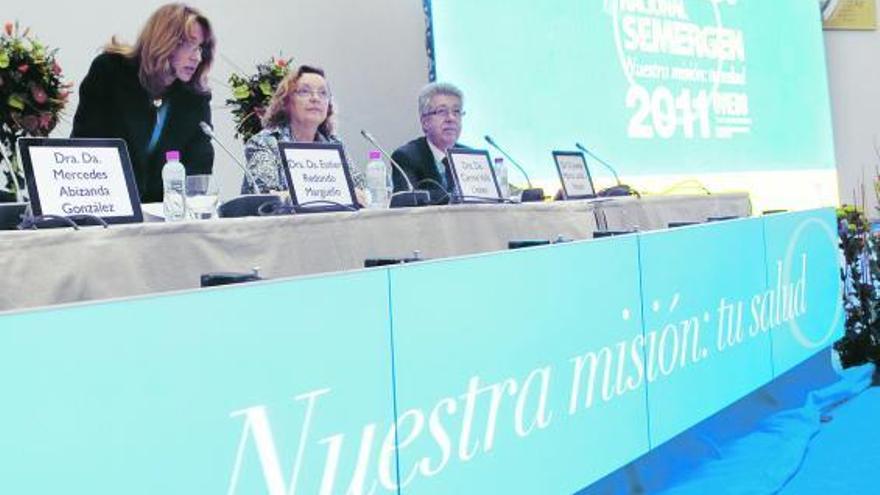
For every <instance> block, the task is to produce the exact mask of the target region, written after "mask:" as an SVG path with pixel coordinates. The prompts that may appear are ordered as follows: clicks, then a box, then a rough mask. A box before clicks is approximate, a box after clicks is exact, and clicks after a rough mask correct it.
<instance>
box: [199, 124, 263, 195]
mask: <svg viewBox="0 0 880 495" xmlns="http://www.w3.org/2000/svg"><path fill="white" fill-rule="evenodd" d="M199 128H200V129H201V130H202V132H203V133H205V135H206V136H208V137H209V138H211V140H212V141H214V142H215V143H217V145H218V146H220V149H222V150H223V151H225V152H226V154H227V155H229V158H232V161H233V162H235V164H236V165H238V168H240V169H241V171H242V172H244V175H245V177H247V180H248V182H250V184H251V187H252V188H253V189H254V194H260V188H259V187H257V180H256V179H255V178H254V176H253V174H251V172H250V170H248V169H247V167H246V166H245V165H244V163H242V162H241V160H239V159H238V157H236V156H235V154H234V153H232V152H231V151H229V148H227V147H226V146H225V145H224V144H223V143H222V142H221V141H220V139H219V138H217V135H216V134H214V128H213V127H211V124H209V123H207V122H204V121H202V122H199Z"/></svg>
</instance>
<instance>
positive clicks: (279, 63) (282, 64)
mask: <svg viewBox="0 0 880 495" xmlns="http://www.w3.org/2000/svg"><path fill="white" fill-rule="evenodd" d="M275 65H277V66H278V67H287V60H282V59H280V58H279V59H278V60H276V61H275Z"/></svg>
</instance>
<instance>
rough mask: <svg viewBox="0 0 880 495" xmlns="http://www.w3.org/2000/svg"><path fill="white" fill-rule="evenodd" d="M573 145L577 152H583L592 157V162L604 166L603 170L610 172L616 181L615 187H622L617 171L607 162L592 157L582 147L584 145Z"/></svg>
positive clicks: (590, 152)
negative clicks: (594, 161)
mask: <svg viewBox="0 0 880 495" xmlns="http://www.w3.org/2000/svg"><path fill="white" fill-rule="evenodd" d="M574 145H575V146H576V147H577V149H579V150H581V151H583V152H584V153H586V154H587V155H589V156H591V157H593V159H594V160H596V161H597V162H599V163H601V164H602V165H604V166H605V168H607V169H608V170H610V171H611V175H613V176H614V180H615V181H617V185H618V186H622V185H623V184H621V182H620V177H618V176H617V171H616V170H614V167H612V166H611V165H610V164H609V163H608V162H606V161H605V160H603V159H601V158H599V157H598V156H596V155H594V154H593V152H592V151H590V150H588V149H587V147H586V146H584V145H582V144H581V143H574Z"/></svg>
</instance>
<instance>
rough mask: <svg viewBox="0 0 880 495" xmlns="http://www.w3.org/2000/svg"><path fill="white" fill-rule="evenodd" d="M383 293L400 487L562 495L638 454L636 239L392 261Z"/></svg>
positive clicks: (641, 412)
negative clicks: (388, 306)
mask: <svg viewBox="0 0 880 495" xmlns="http://www.w3.org/2000/svg"><path fill="white" fill-rule="evenodd" d="M391 289H392V295H393V311H392V318H393V321H394V343H395V369H396V370H397V372H396V377H397V383H396V389H397V407H398V412H399V415H400V416H399V420H400V424H401V429H400V430H399V431H398V441H399V442H400V443H399V448H400V476H401V488H402V490H401V492H402V493H404V494H406V493H412V494H433V493H436V494H449V493H573V492H575V491H577V490H578V489H580V488H582V487H584V486H586V485H587V484H589V483H590V482H591V481H593V480H596V479H598V478H601V477H602V476H604V475H606V474H608V473H610V472H612V471H613V470H614V469H616V468H618V467H619V466H621V465H623V464H626V463H627V462H629V461H630V460H632V459H634V458H637V457H639V456H641V455H642V454H644V453H646V452H647V451H648V430H647V424H648V423H647V410H646V403H645V374H644V363H643V361H642V349H643V345H644V342H643V339H642V324H641V307H640V300H639V270H638V246H637V238H636V237H635V236H630V237H627V238H620V239H608V240H604V241H597V242H580V243H573V244H568V245H560V246H555V247H550V248H543V249H534V250H524V251H513V252H507V253H498V254H493V255H487V256H479V257H473V258H469V259H462V260H449V261H439V262H436V263H425V264H421V265H418V266H411V267H405V268H401V269H394V270H392V271H391ZM600 453H601V454H600ZM549 487H552V490H550V491H548V488H549Z"/></svg>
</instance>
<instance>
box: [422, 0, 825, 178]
mask: <svg viewBox="0 0 880 495" xmlns="http://www.w3.org/2000/svg"><path fill="white" fill-rule="evenodd" d="M432 18H433V35H434V47H435V60H436V70H437V79H438V80H441V81H450V82H454V83H456V84H458V85H459V86H460V87H461V88H462V89H463V91H464V92H465V99H466V101H465V107H466V109H467V112H468V113H467V117H466V121H465V122H464V132H463V135H462V142H464V143H465V144H468V145H471V146H478V147H485V146H486V144H485V142H484V141H483V139H482V136H483V135H484V134H491V135H492V136H493V137H494V138H495V139H496V141H498V142H499V143H500V144H502V146H505V147H508V148H510V150H509V151H510V153H511V155H513V156H514V157H515V158H517V159H518V160H520V161H522V162H524V164H525V165H526V168H527V169H528V170H529V172H530V173H532V174H533V175H534V176H536V177H538V178H539V179H543V180H553V179H554V178H555V177H556V176H555V170H554V167H553V165H552V158H551V155H550V151H551V150H553V149H573V148H574V143H575V142H582V143H583V144H584V145H586V146H587V147H588V148H590V149H591V151H593V152H594V153H596V154H597V155H599V156H601V157H603V158H605V159H606V160H609V161H611V162H614V163H615V164H616V165H617V166H618V168H619V169H620V170H619V172H620V174H621V175H626V176H633V175H636V176H641V175H663V174H700V173H723V172H744V171H753V170H771V171H783V172H785V171H789V172H790V171H795V170H833V169H834V166H835V162H834V148H833V141H832V130H831V116H830V103H829V96H828V87H827V76H826V67H825V58H824V45H823V38H822V28H821V23H820V13H819V9H818V7H817V5H816V2H812V1H804V0H775V1H767V0H605V1H604V2H602V1H599V0H595V1H583V0H558V1H555V2H552V4H548V3H541V2H534V1H525V0H504V1H502V0H485V1H479V2H475V1H472V0H444V1H442V2H439V1H438V2H432ZM597 172H598V173H599V174H603V173H605V172H603V171H602V170H599V169H597Z"/></svg>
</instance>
